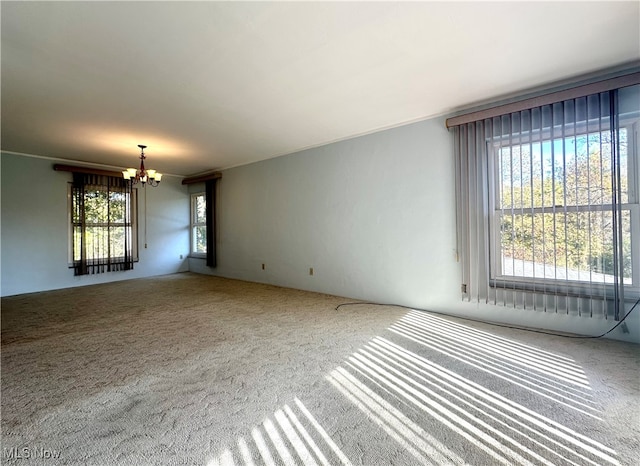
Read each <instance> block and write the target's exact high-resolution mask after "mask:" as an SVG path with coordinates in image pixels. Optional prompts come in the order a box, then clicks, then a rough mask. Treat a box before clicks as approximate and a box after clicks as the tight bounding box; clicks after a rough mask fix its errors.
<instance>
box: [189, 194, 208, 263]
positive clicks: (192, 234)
mask: <svg viewBox="0 0 640 466" xmlns="http://www.w3.org/2000/svg"><path fill="white" fill-rule="evenodd" d="M198 197H202V199H203V201H204V203H205V209H206V202H207V196H206V193H205V192H204V191H201V192H197V193H191V196H190V206H191V207H190V222H189V257H196V258H200V259H201V258H206V257H207V251H206V250H205V251H204V252H199V251H196V250H195V247H196V244H197V241H196V228H199V227H205V228H206V227H207V219H206V213H205V218H204V219H203V220H202V222H196V219H197V214H196V199H197V198H198ZM205 212H206V210H205Z"/></svg>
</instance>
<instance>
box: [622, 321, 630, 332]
mask: <svg viewBox="0 0 640 466" xmlns="http://www.w3.org/2000/svg"><path fill="white" fill-rule="evenodd" d="M620 330H622V333H629V327H627V323H626V322H622V323H621V324H620Z"/></svg>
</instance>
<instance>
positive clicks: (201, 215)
mask: <svg viewBox="0 0 640 466" xmlns="http://www.w3.org/2000/svg"><path fill="white" fill-rule="evenodd" d="M206 208H207V201H206V198H205V195H204V194H198V195H197V196H194V201H193V223H205V222H206V219H207V212H206Z"/></svg>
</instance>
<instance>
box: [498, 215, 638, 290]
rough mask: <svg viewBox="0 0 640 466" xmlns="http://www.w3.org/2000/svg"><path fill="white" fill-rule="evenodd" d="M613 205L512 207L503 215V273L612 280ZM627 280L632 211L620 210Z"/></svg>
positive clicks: (630, 272)
mask: <svg viewBox="0 0 640 466" xmlns="http://www.w3.org/2000/svg"><path fill="white" fill-rule="evenodd" d="M612 222H613V214H612V213H611V212H610V211H591V212H567V213H566V214H565V213H564V212H559V213H556V214H553V213H540V214H531V213H525V214H522V213H514V215H510V214H509V215H505V216H503V217H502V221H501V225H500V231H501V244H500V247H501V260H502V274H503V275H505V276H514V277H524V278H532V277H535V278H551V279H557V280H576V281H587V282H596V283H598V282H599V283H613V273H614V263H613V256H614V254H613V238H612V234H611V233H612ZM622 249H623V269H624V272H623V276H624V282H625V283H629V284H631V277H632V255H631V252H632V251H631V213H630V212H629V211H628V210H624V211H622Z"/></svg>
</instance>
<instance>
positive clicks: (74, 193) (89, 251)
mask: <svg viewBox="0 0 640 466" xmlns="http://www.w3.org/2000/svg"><path fill="white" fill-rule="evenodd" d="M136 192H137V190H132V189H131V188H130V187H129V186H128V184H127V183H126V182H125V181H124V180H122V179H120V178H116V177H109V176H101V175H89V174H82V173H74V182H73V184H72V185H71V186H70V196H69V217H70V234H69V240H70V248H69V255H70V262H71V265H72V267H73V268H74V272H75V275H86V274H93V273H103V272H113V271H119V270H129V269H131V268H133V261H134V260H137V230H136V223H137V222H136V218H137V212H136V205H137V200H136Z"/></svg>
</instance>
